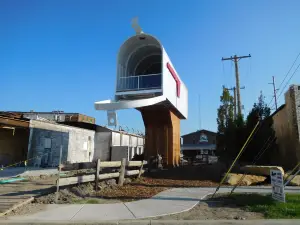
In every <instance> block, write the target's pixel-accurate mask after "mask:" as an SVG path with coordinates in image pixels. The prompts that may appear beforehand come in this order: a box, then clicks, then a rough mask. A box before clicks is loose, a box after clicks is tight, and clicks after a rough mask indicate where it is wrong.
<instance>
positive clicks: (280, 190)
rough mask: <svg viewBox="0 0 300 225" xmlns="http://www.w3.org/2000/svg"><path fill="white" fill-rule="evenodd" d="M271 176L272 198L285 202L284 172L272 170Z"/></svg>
mask: <svg viewBox="0 0 300 225" xmlns="http://www.w3.org/2000/svg"><path fill="white" fill-rule="evenodd" d="M270 177H271V184H272V198H273V199H275V200H277V201H280V202H285V193H284V186H283V175H282V172H281V171H280V170H271V171H270Z"/></svg>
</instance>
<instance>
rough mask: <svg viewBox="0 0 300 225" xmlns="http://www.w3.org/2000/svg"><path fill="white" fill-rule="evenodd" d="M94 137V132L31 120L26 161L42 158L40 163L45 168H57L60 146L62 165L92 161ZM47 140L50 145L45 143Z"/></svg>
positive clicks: (31, 163) (33, 161)
mask: <svg viewBox="0 0 300 225" xmlns="http://www.w3.org/2000/svg"><path fill="white" fill-rule="evenodd" d="M94 135H95V131H92V130H86V129H81V128H76V127H71V126H66V125H61V124H55V123H48V122H43V121H38V120H31V121H30V136H29V144H28V159H30V158H33V157H37V156H42V157H43V158H42V159H41V161H42V162H44V163H45V164H47V166H57V165H58V164H59V153H60V146H61V145H62V146H63V150H62V162H63V163H65V162H69V163H76V162H89V161H92V159H93V154H94ZM49 140H51V141H50V143H51V144H50V145H49V143H48V144H47V143H46V142H47V141H49ZM46 145H48V146H46ZM39 160H40V159H36V160H29V162H28V164H29V165H31V166H32V165H34V164H35V163H39ZM42 162H40V163H42Z"/></svg>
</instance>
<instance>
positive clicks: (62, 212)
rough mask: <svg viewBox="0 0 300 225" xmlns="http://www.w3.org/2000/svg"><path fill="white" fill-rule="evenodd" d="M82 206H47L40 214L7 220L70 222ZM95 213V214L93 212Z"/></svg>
mask: <svg viewBox="0 0 300 225" xmlns="http://www.w3.org/2000/svg"><path fill="white" fill-rule="evenodd" d="M83 206H84V205H82V204H78V205H56V204H53V205H47V206H46V208H45V209H44V210H43V211H42V212H38V213H34V214H32V215H25V216H13V217H10V218H9V220H23V221H28V220H29V221H30V220H37V221H57V220H71V219H72V218H73V217H74V216H75V215H76V214H77V213H78V211H80V210H81V209H82V207H83ZM94 213H95V212H94Z"/></svg>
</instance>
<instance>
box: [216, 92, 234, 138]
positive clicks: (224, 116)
mask: <svg viewBox="0 0 300 225" xmlns="http://www.w3.org/2000/svg"><path fill="white" fill-rule="evenodd" d="M220 101H221V105H220V107H219V108H218V118H217V123H218V132H219V133H220V134H222V133H224V132H225V130H226V128H227V127H228V126H230V123H233V97H232V96H231V95H230V93H229V90H228V89H227V88H225V87H224V86H223V93H222V95H221V96H220Z"/></svg>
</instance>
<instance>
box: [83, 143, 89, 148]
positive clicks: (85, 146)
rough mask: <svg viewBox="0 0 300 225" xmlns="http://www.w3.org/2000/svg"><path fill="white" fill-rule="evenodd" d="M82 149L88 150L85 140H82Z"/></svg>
mask: <svg viewBox="0 0 300 225" xmlns="http://www.w3.org/2000/svg"><path fill="white" fill-rule="evenodd" d="M83 150H88V143H87V141H85V142H83Z"/></svg>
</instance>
